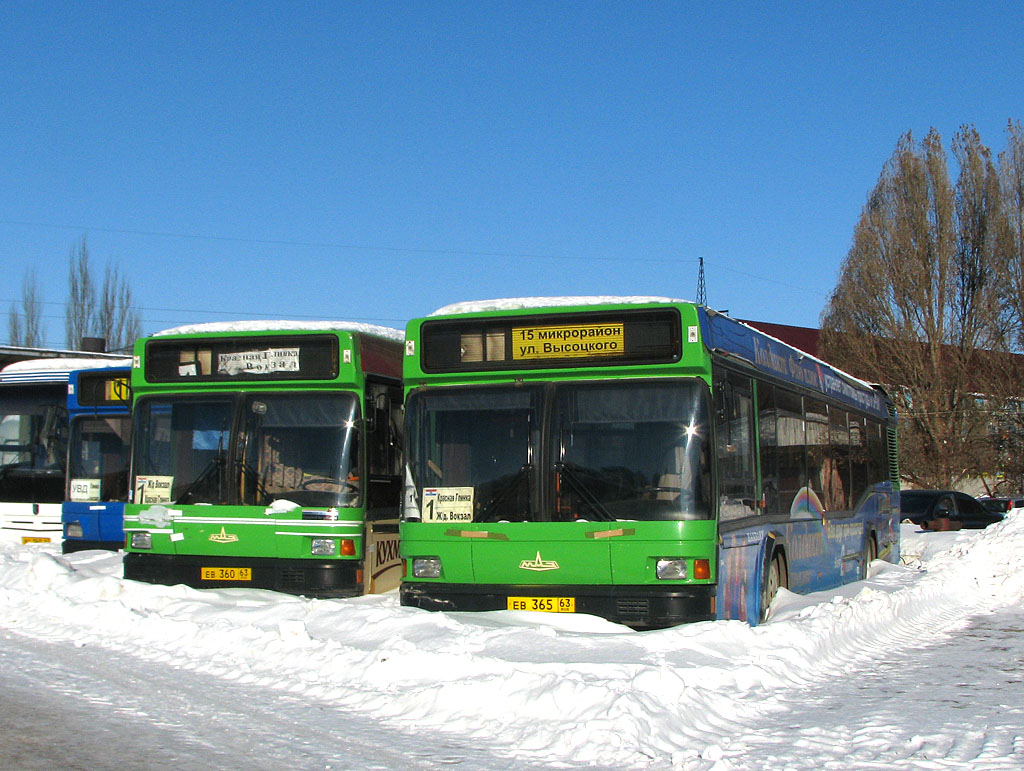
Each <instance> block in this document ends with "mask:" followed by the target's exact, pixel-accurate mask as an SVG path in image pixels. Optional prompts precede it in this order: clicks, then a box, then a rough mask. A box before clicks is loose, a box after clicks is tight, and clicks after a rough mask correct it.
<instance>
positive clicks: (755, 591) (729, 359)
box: [699, 310, 900, 625]
mask: <svg viewBox="0 0 1024 771" xmlns="http://www.w3.org/2000/svg"><path fill="white" fill-rule="evenodd" d="M699 318H700V322H701V328H702V335H703V337H704V340H705V343H706V345H707V347H708V349H709V350H710V351H711V352H712V357H713V360H714V361H715V362H716V363H717V364H719V365H721V366H724V367H731V368H732V369H733V370H734V371H736V372H742V373H745V374H746V375H748V376H749V377H750V378H751V379H752V380H753V381H754V382H756V384H757V385H756V386H755V393H756V389H757V388H758V387H761V385H762V384H773V385H776V386H781V387H784V388H788V389H791V390H792V391H793V393H799V394H804V395H806V396H808V397H811V398H815V399H820V400H823V401H826V402H828V403H829V404H835V405H836V406H837V407H838V408H840V409H848V410H850V411H851V413H852V412H856V413H857V414H859V415H863V416H865V417H867V418H870V419H873V420H875V421H876V422H878V423H881V424H884V426H886V428H887V429H888V430H891V431H893V432H894V426H895V418H894V417H893V415H892V414H891V413H890V410H889V405H888V400H887V398H886V397H885V395H884V393H883V392H882V391H881V390H880V389H878V388H876V387H874V386H871V385H869V384H866V383H863V382H861V381H858V380H856V379H855V378H851V377H850V376H849V375H847V374H846V373H843V372H841V371H839V370H837V369H835V368H833V367H831V366H830V365H828V364H826V363H825V362H822V361H820V360H818V359H816V358H814V357H812V356H810V355H807V354H804V353H802V352H801V351H799V350H797V349H794V348H792V347H790V346H788V345H786V344H785V343H782V342H780V341H778V340H775V339H773V338H771V337H769V336H766V335H764V334H762V333H760V332H759V331H757V330H754V329H752V328H751V327H748V326H746V325H744V324H742V323H739V322H736V321H734V320H733V319H730V318H728V317H727V316H724V315H720V314H716V313H713V312H707V311H703V310H702V312H701V314H700V316H699ZM758 433H759V432H758ZM885 439H886V440H887V441H888V442H889V445H888V451H889V456H890V462H892V454H893V453H894V452H895V444H894V439H893V438H891V437H885ZM894 469H895V466H894V465H893V466H891V467H890V469H889V473H888V474H887V475H885V476H888V478H885V479H883V478H882V475H878V476H876V477H875V480H874V483H873V484H872V485H870V487H869V489H867V490H866V491H864V492H863V494H861V496H860V499H859V500H857V501H855V502H854V501H851V502H850V503H851V504H852V505H851V506H850V507H849V508H846V509H844V510H838V511H829V510H827V508H826V506H825V505H824V504H823V503H822V501H821V499H820V498H819V496H818V495H816V494H815V492H814V490H813V489H812V488H811V486H810V483H809V482H807V480H806V479H805V480H804V482H805V486H803V487H801V489H800V490H799V492H798V494H797V495H796V496H795V498H794V499H793V500H792V502H791V503H790V505H789V506H788V510H786V509H785V508H784V509H783V510H781V511H778V510H776V511H771V512H764V510H763V508H756V504H755V508H756V510H757V511H758V512H762V513H758V514H757V515H756V516H745V517H742V518H740V519H739V520H737V521H736V522H729V521H727V520H720V522H719V550H718V571H717V575H718V584H717V589H716V615H717V617H718V618H722V619H740V620H745V621H748V622H749V623H751V624H755V625H756V624H757V623H758V622H759V621H760V620H761V619H762V618H763V611H764V609H763V608H762V607H761V602H762V598H761V591H762V588H763V586H764V580H765V574H766V571H767V570H768V568H769V566H770V564H771V561H772V559H773V558H778V559H779V560H780V564H781V565H782V568H783V570H784V571H785V579H786V580H785V581H784V585H785V586H786V587H787V588H788V589H790V590H791V591H794V592H797V593H800V594H806V593H808V592H815V591H821V590H825V589H831V588H834V587H837V586H841V585H843V584H846V583H850V582H852V581H856V580H859V579H861V578H863V577H865V576H866V575H867V568H868V563H869V561H870V560H871V559H881V560H885V561H887V562H891V563H898V562H899V519H900V507H899V486H898V481H897V480H896V479H894V478H893V477H894V476H895V471H894ZM758 477H759V479H760V464H759V472H758ZM762 489H763V488H762ZM760 506H761V507H763V506H764V500H763V499H762V500H761V502H760Z"/></svg>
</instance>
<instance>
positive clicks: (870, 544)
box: [861, 533, 878, 579]
mask: <svg viewBox="0 0 1024 771" xmlns="http://www.w3.org/2000/svg"><path fill="white" fill-rule="evenodd" d="M876 559H878V544H876V543H875V534H874V533H869V534H868V537H867V540H866V541H865V542H864V569H863V570H862V571H861V573H862V575H861V579H864V578H867V577H868V570H870V568H871V563H872V562H874V561H875V560H876Z"/></svg>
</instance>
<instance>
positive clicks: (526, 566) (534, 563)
mask: <svg viewBox="0 0 1024 771" xmlns="http://www.w3.org/2000/svg"><path fill="white" fill-rule="evenodd" d="M519 567H520V569H521V570H535V571H537V572H541V571H544V570H558V563H557V562H555V561H554V560H545V559H541V558H540V552H537V557H536V559H532V560H523V561H522V562H520V563H519Z"/></svg>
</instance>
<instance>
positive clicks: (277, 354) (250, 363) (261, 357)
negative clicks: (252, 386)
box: [217, 348, 299, 375]
mask: <svg viewBox="0 0 1024 771" xmlns="http://www.w3.org/2000/svg"><path fill="white" fill-rule="evenodd" d="M298 371H299V349H298V348H268V349H266V350H264V351H237V352H235V353H222V354H218V356H217V372H218V373H219V374H221V375H243V374H246V375H265V374H267V373H270V372H298Z"/></svg>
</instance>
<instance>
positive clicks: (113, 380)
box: [61, 367, 131, 554]
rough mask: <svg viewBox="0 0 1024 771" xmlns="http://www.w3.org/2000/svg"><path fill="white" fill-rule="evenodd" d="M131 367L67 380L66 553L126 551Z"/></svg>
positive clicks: (83, 372)
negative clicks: (125, 522)
mask: <svg viewBox="0 0 1024 771" xmlns="http://www.w3.org/2000/svg"><path fill="white" fill-rule="evenodd" d="M130 378H131V367H109V368H104V369H88V370H77V371H75V372H72V373H71V374H70V376H69V379H68V397H67V409H68V419H69V423H70V432H69V435H68V465H67V469H68V473H67V490H66V492H65V495H64V505H63V508H62V512H61V520H62V522H63V525H64V542H63V545H62V551H63V552H64V553H65V554H68V553H70V552H76V551H82V550H84V549H111V550H117V549H120V548H122V547H123V546H124V522H123V518H124V504H125V501H126V500H127V499H128V461H129V455H130V449H131V444H130V441H129V437H130V434H131V396H130V390H129V385H128V384H129V382H130Z"/></svg>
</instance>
